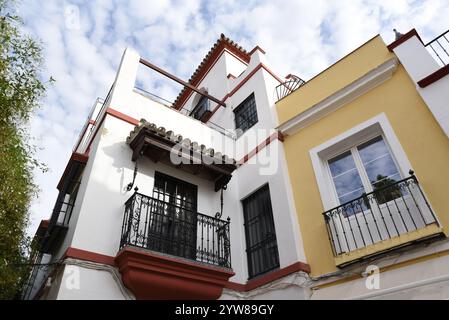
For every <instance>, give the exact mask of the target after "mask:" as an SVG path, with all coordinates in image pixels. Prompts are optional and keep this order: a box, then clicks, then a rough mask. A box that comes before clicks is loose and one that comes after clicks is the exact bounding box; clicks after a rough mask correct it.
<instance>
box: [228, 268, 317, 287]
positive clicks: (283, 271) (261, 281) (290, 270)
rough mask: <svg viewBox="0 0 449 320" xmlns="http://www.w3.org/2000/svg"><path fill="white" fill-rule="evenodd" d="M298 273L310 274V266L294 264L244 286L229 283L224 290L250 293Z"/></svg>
mask: <svg viewBox="0 0 449 320" xmlns="http://www.w3.org/2000/svg"><path fill="white" fill-rule="evenodd" d="M299 271H303V272H306V273H310V266H309V265H308V264H307V263H303V262H295V263H293V264H291V265H289V266H288V267H285V268H283V269H279V270H276V271H273V272H270V273H267V274H266V275H264V276H261V277H260V278H257V279H253V280H250V281H248V282H247V283H246V284H241V283H236V282H232V281H229V282H228V283H227V284H226V288H228V289H232V290H235V291H241V292H246V291H251V290H254V289H256V288H258V287H261V286H264V285H266V284H268V283H270V282H273V281H275V280H278V279H280V278H283V277H285V276H288V275H289V274H292V273H294V272H299Z"/></svg>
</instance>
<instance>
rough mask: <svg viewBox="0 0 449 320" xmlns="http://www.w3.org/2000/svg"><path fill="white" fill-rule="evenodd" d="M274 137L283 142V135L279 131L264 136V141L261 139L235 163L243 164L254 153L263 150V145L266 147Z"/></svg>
mask: <svg viewBox="0 0 449 320" xmlns="http://www.w3.org/2000/svg"><path fill="white" fill-rule="evenodd" d="M276 139H277V140H279V141H280V142H284V136H283V135H282V134H281V133H280V132H279V131H277V132H275V133H273V134H272V135H270V136H269V137H268V138H266V139H265V141H262V142H261V143H260V144H259V145H258V146H257V147H255V148H254V149H253V150H251V151H250V152H249V153H248V154H246V155H245V156H244V157H243V158H242V159H241V160H240V161H238V162H237V165H238V166H241V165H244V164H245V163H246V162H248V160H249V159H251V158H252V157H254V156H255V155H256V154H258V153H259V152H260V151H261V150H263V149H264V148H265V147H267V146H268V145H269V144H270V143H272V142H273V141H274V140H276Z"/></svg>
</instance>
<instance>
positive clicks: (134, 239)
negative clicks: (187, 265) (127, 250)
mask: <svg viewBox="0 0 449 320" xmlns="http://www.w3.org/2000/svg"><path fill="white" fill-rule="evenodd" d="M229 225H230V218H228V219H227V221H224V220H221V219H217V218H214V217H210V216H206V215H203V214H200V213H198V212H195V211H192V210H189V209H188V208H185V206H183V205H182V203H180V201H178V200H177V201H175V202H174V203H169V202H164V201H161V200H158V199H155V198H151V197H148V196H146V195H143V194H140V193H138V192H135V193H134V194H133V195H132V196H131V198H129V199H128V201H127V202H126V203H125V215H124V217H123V226H122V234H121V241H120V249H122V248H123V247H125V246H134V247H139V248H145V249H149V250H153V251H157V252H161V253H165V254H170V255H174V256H177V257H182V258H186V259H190V260H193V261H198V262H202V263H207V264H211V265H216V266H220V267H225V268H231V250H230V233H229Z"/></svg>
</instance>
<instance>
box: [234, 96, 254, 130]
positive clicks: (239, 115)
mask: <svg viewBox="0 0 449 320" xmlns="http://www.w3.org/2000/svg"><path fill="white" fill-rule="evenodd" d="M234 115H235V128H236V129H240V130H242V132H245V131H246V130H248V129H249V128H251V127H252V126H254V125H255V124H256V123H257V121H258V118H257V108H256V99H255V98H254V93H252V94H251V95H250V96H249V97H248V98H246V99H245V101H243V102H242V103H241V104H240V105H239V106H238V107H237V108H235V110H234Z"/></svg>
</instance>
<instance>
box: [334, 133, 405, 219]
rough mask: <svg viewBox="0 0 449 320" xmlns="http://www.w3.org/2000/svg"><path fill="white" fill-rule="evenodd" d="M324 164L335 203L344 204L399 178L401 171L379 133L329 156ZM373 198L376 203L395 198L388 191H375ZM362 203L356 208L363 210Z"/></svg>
mask: <svg viewBox="0 0 449 320" xmlns="http://www.w3.org/2000/svg"><path fill="white" fill-rule="evenodd" d="M328 165H329V171H330V174H331V177H332V182H333V186H334V190H335V193H336V197H337V199H338V202H339V204H345V203H348V202H350V201H352V200H354V199H357V198H359V197H361V196H363V194H366V193H370V192H373V191H376V190H378V189H382V188H383V187H385V186H387V185H391V184H393V183H395V182H397V181H399V180H401V174H400V173H399V170H398V168H397V166H396V163H395V161H394V160H393V157H392V156H391V153H390V150H389V148H388V146H387V144H386V143H385V141H384V139H383V137H382V136H378V137H376V138H374V139H371V140H369V141H368V142H365V143H362V144H360V145H358V146H355V147H353V148H351V149H350V150H348V151H346V152H344V153H342V154H340V155H338V156H336V157H334V158H332V159H330V160H329V161H328ZM398 196H401V194H398ZM376 197H377V202H378V203H379V204H382V203H385V202H387V201H391V200H393V199H394V198H396V196H395V194H394V192H393V193H391V191H390V193H389V194H382V193H380V194H376ZM365 206H366V205H361V208H359V211H360V210H365ZM356 213H357V210H353V211H352V212H346V214H347V215H352V214H356Z"/></svg>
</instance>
